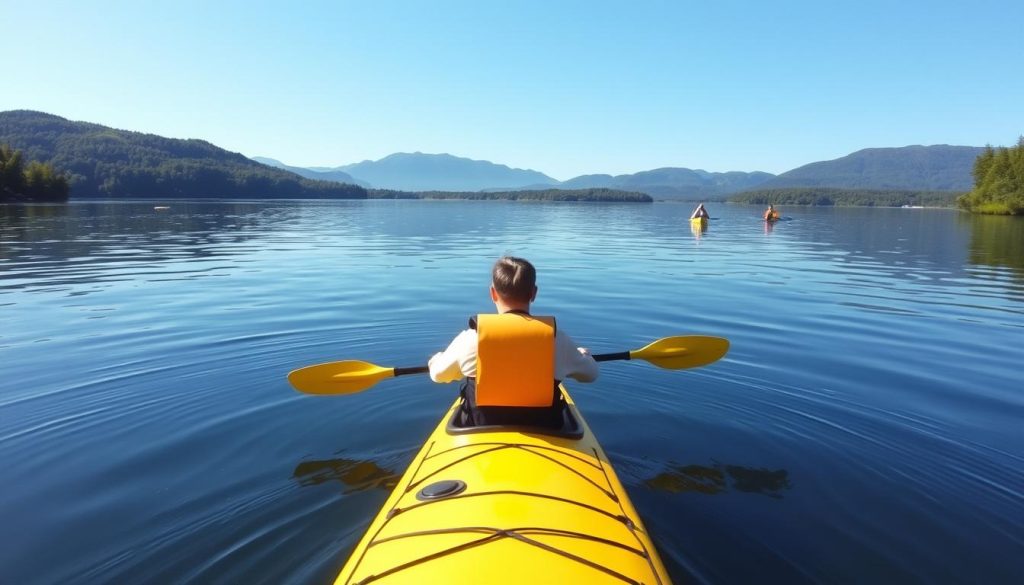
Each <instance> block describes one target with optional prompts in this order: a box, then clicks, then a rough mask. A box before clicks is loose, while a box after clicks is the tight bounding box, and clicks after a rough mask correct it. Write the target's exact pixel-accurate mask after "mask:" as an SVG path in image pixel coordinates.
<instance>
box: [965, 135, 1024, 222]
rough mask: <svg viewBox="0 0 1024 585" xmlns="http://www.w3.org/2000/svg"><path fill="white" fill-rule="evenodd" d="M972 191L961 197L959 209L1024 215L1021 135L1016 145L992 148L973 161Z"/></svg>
mask: <svg viewBox="0 0 1024 585" xmlns="http://www.w3.org/2000/svg"><path fill="white" fill-rule="evenodd" d="M973 174H974V189H973V190H972V191H971V192H970V193H967V194H966V195H964V196H963V197H961V198H960V199H959V200H958V201H957V203H958V204H959V205H960V207H962V208H964V209H967V210H968V211H972V212H974V213H986V214H993V215H1021V214H1024V136H1021V137H1020V138H1019V139H1018V140H1017V146H1014V147H1011V148H999V149H993V148H992V147H987V148H986V149H985V152H983V153H982V154H981V155H979V156H978V158H977V160H976V161H975V162H974V173H973Z"/></svg>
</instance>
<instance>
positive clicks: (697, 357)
mask: <svg viewBox="0 0 1024 585" xmlns="http://www.w3.org/2000/svg"><path fill="white" fill-rule="evenodd" d="M728 351H729V340H728V339H725V338H723V337H709V336H706V335H682V336H676V337H663V338H661V339H659V340H658V341H655V342H654V343H651V344H650V345H647V346H645V347H642V348H640V349H636V350H633V351H631V352H629V359H631V360H647V361H649V362H651V363H652V364H654V365H656V366H658V367H659V368H665V369H668V370H681V369H683V368H697V367H700V366H706V365H708V364H710V363H712V362H715V361H718V360H719V359H721V357H722V356H724V355H725V354H726V352H728Z"/></svg>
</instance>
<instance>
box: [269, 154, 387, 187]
mask: <svg viewBox="0 0 1024 585" xmlns="http://www.w3.org/2000/svg"><path fill="white" fill-rule="evenodd" d="M252 160H254V161H256V162H258V163H260V164H264V165H267V166H270V167H275V168H278V169H281V170H285V171H288V172H290V173H295V174H296V175H299V176H300V177H306V178H307V179H313V180H314V181H334V182H335V183H349V184H350V185H359V186H360V187H369V186H370V184H369V183H367V182H366V181H360V180H359V179H356V178H355V177H353V176H352V175H350V174H348V173H346V172H343V171H339V170H337V169H312V168H305V167H293V166H289V165H286V164H284V163H283V162H281V161H279V160H274V159H272V158H265V157H262V156H254V157H252Z"/></svg>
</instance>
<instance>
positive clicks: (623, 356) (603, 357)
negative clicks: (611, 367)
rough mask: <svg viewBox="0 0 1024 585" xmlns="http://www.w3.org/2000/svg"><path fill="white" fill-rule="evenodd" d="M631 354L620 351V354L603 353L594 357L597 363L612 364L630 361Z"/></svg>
mask: <svg viewBox="0 0 1024 585" xmlns="http://www.w3.org/2000/svg"><path fill="white" fill-rule="evenodd" d="M628 359H629V352H628V351H620V352H619V353H602V354H600V355H595V356H594V361H595V362H610V361H614V360H628Z"/></svg>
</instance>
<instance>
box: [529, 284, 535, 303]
mask: <svg viewBox="0 0 1024 585" xmlns="http://www.w3.org/2000/svg"><path fill="white" fill-rule="evenodd" d="M536 299H537V287H533V294H532V295H530V302H531V303H532V302H533V301H535V300H536Z"/></svg>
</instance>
